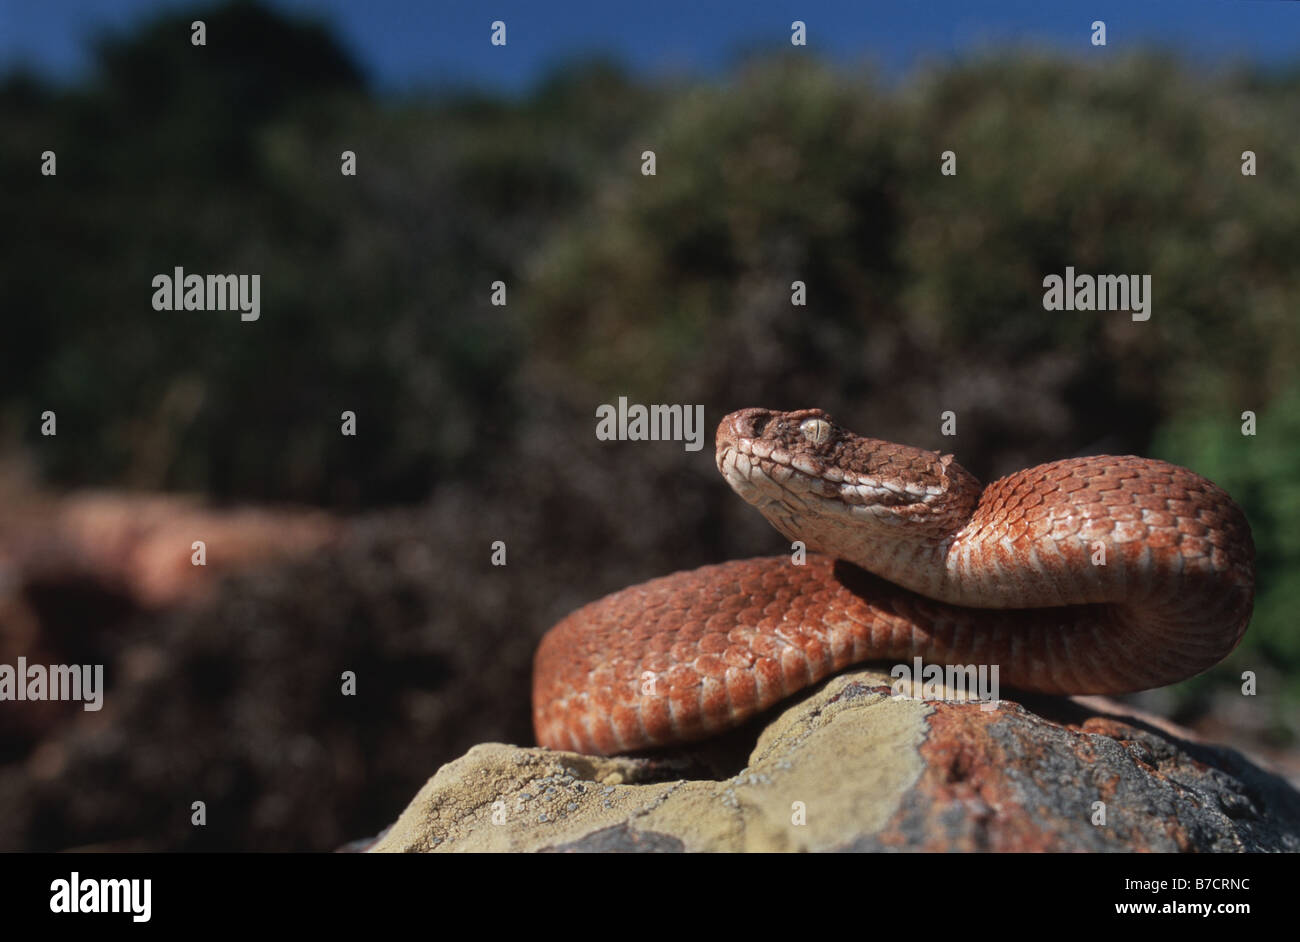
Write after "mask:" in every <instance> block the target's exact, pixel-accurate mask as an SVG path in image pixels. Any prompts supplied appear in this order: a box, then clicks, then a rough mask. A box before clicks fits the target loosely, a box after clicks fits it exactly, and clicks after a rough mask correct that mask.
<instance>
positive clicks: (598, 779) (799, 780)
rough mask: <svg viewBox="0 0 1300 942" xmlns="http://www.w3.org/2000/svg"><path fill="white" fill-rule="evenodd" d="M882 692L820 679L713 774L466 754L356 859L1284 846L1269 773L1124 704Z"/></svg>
mask: <svg viewBox="0 0 1300 942" xmlns="http://www.w3.org/2000/svg"><path fill="white" fill-rule="evenodd" d="M889 684H890V678H889V675H888V674H886V673H885V672H883V671H880V670H862V671H856V672H852V673H847V674H841V675H839V676H837V677H834V678H831V679H830V680H829V681H827V682H826V683H824V684H822V685H820V686H818V687H816V688H814V690H813V692H812V693H811V694H809V695H808V696H807V697H805V698H803V699H801V700H799V701H797V702H795V703H793V704H791V705H790V706H788V707H787V708H785V709H784V711H782V712H779V713H777V714H776V715H775V716H774V717H772V718H770V720H769V722H768V724H767V726H766V728H764V729H762V732H761V734H760V735H759V736H758V741H757V743H756V744H754V745H753V746H752V749H750V750H749V752H748V761H747V762H746V763H745V767H744V768H741V769H739V771H734V768H735V766H734V765H733V766H732V769H733V772H732V774H728V775H725V776H723V777H721V780H718V777H717V776H716V775H715V776H712V777H709V776H707V775H700V774H699V773H698V770H699V768H700V767H701V766H702V765H708V764H710V763H715V764H717V763H722V764H725V763H726V762H727V751H728V749H730V748H733V747H734V742H733V743H732V744H731V745H728V744H727V742H726V741H725V740H724V741H722V743H721V744H719V745H716V746H715V745H712V744H703V745H702V746H700V747H696V748H694V749H679V750H675V751H672V752H667V753H663V754H660V755H658V756H655V757H651V758H644V757H643V758H632V757H616V758H595V757H591V756H582V755H577V754H575V753H569V752H555V751H551V750H548V749H541V748H529V749H525V748H518V747H515V746H508V745H501V744H498V743H488V744H484V745H479V746H475V747H474V748H472V749H471V750H470V751H469V752H468V753H466V754H465V755H464V756H462V757H461V758H459V759H456V760H455V761H453V762H450V763H448V764H447V765H445V766H443V767H442V768H441V769H439V770H438V772H437V774H436V775H434V777H433V778H432V779H430V780H429V781H428V782H427V783H426V784H425V786H424V787H423V788H422V789H421V790H420V792H419V793H418V794H417V795H416V796H415V798H414V800H413V801H412V802H411V803H410V805H409V806H408V807H407V808H406V810H405V811H404V812H403V813H402V815H401V816H400V817H399V818H398V820H397V822H396V823H395V824H394V825H393V826H392V827H391V828H390V829H389V830H388V831H387V833H385V834H384V835H383V836H382V837H381V838H380V839H379V840H378V841H377V842H376V843H375V845H374V846H373V847H372V848H371V852H375V853H379V852H385V851H389V852H391V851H431V850H447V851H641V852H655V851H778V850H779V851H837V850H858V851H881V850H922V851H948V850H963V851H973V850H990V851H1104V850H1111V851H1134V850H1149V851H1188V850H1196V851H1296V850H1300V793H1297V792H1296V791H1295V790H1294V789H1293V788H1292V787H1291V786H1290V785H1289V784H1287V782H1286V781H1285V780H1284V779H1282V778H1281V777H1279V776H1277V775H1274V774H1272V773H1270V772H1267V771H1265V770H1263V769H1261V768H1259V767H1257V766H1255V765H1254V764H1252V763H1251V762H1249V761H1247V760H1246V759H1245V758H1244V757H1243V756H1241V755H1240V754H1239V753H1237V752H1235V751H1233V750H1231V749H1227V748H1224V747H1220V746H1210V745H1206V744H1203V743H1199V742H1197V741H1196V740H1195V737H1194V736H1193V735H1192V734H1190V733H1187V732H1186V731H1182V730H1178V729H1177V727H1172V726H1170V725H1169V724H1167V723H1163V722H1154V721H1152V720H1151V719H1149V718H1146V717H1143V716H1142V715H1141V714H1139V713H1136V712H1135V711H1133V710H1131V709H1130V708H1128V707H1125V706H1124V705H1123V704H1119V703H1115V702H1113V701H1108V700H1104V699H1102V698H1095V697H1094V698H1078V699H1074V700H1072V699H1066V698H1052V697H1032V698H1031V697H1026V698H1024V699H1023V700H1021V701H1019V702H1017V701H1012V700H1003V701H1001V702H1000V703H999V704H998V705H997V707H996V708H995V709H986V708H983V707H982V706H981V705H980V704H979V703H978V702H970V701H965V702H963V701H959V700H928V701H923V700H916V699H907V698H901V697H891V696H890V690H889ZM945 695H947V691H945ZM985 706H988V705H985ZM750 742H752V733H750ZM688 769H689V770H693V771H694V774H695V776H696V777H683V774H682V773H683V770H688ZM666 779H668V780H666ZM1103 806H1104V814H1105V818H1104V824H1102V823H1101V818H1100V813H1101V809H1102V807H1103ZM1094 822H1096V823H1094Z"/></svg>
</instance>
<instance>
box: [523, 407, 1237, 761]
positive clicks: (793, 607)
mask: <svg viewBox="0 0 1300 942" xmlns="http://www.w3.org/2000/svg"><path fill="white" fill-rule="evenodd" d="M717 464H718V469H719V470H720V471H721V472H722V474H723V476H724V477H725V478H726V479H727V481H728V483H729V484H730V485H731V486H732V488H733V489H734V490H735V491H736V492H737V493H738V494H740V496H741V497H743V498H744V499H745V500H747V501H748V502H749V503H751V504H753V505H754V506H755V507H757V508H758V509H759V511H760V512H762V513H763V514H764V516H766V517H767V519H768V520H769V521H770V522H771V523H772V524H773V525H774V526H775V527H776V528H777V529H778V530H779V531H781V533H783V534H784V535H785V536H787V537H789V538H790V539H792V540H802V541H804V543H805V544H806V546H807V548H808V549H809V550H811V551H814V552H819V553H822V554H825V555H821V556H818V555H812V556H809V557H808V559H807V562H806V564H805V565H795V564H794V563H793V562H792V559H791V558H790V557H785V556H782V557H774V558H766V559H749V560H742V561H737V562H730V563H723V564H721V565H717V566H705V567H703V568H701V569H696V570H693V571H691V572H679V573H674V574H673V575H670V576H666V577H664V578H662V579H654V580H652V581H650V582H646V583H643V584H641V585H637V586H633V587H631V588H628V589H624V590H622V591H620V592H616V593H614V594H613V595H609V596H606V597H605V598H603V599H600V600H599V601H596V602H593V603H591V604H590V605H587V606H585V607H583V608H581V609H579V610H578V611H576V612H574V613H573V614H571V615H569V616H568V617H567V618H565V619H564V620H563V621H561V622H560V623H559V624H558V625H556V626H555V627H554V628H552V629H551V630H550V632H548V633H547V635H546V637H545V638H543V639H542V643H541V646H540V648H539V649H538V651H537V656H536V659H535V663H534V671H533V722H534V726H535V729H536V733H537V740H538V742H539V743H540V744H541V745H543V746H549V747H551V748H556V749H572V750H575V751H578V752H586V753H602V754H608V753H614V752H625V751H629V750H635V749H642V748H646V747H650V746H660V745H666V744H670V743H679V742H686V741H689V740H693V739H699V738H702V737H704V736H708V735H711V734H713V733H716V732H719V731H721V730H724V729H727V728H729V727H732V726H736V725H738V724H739V723H741V722H743V721H744V720H745V719H747V718H749V717H750V716H753V715H754V714H756V713H758V712H760V711H762V710H764V709H766V708H767V707H769V706H771V705H773V704H775V703H776V702H778V701H779V700H781V699H783V698H785V697H787V696H789V695H790V694H792V693H794V692H795V691H797V690H799V689H801V688H803V687H806V686H808V685H810V684H813V683H815V682H817V681H819V680H821V679H822V678H824V677H827V676H829V675H830V674H832V673H834V672H836V671H839V670H841V669H843V668H845V667H847V666H849V665H851V664H855V663H858V662H860V661H866V660H895V661H896V660H905V661H909V662H910V660H911V659H912V658H913V657H920V658H922V659H923V661H925V662H926V663H935V664H976V665H979V664H984V665H990V666H992V665H997V666H998V668H999V677H1000V681H1001V683H1003V684H1006V685H1008V686H1011V687H1014V688H1018V689H1022V690H1029V691H1038V692H1044V693H1061V694H1085V693H1121V692H1127V691H1133V690H1144V689H1147V688H1150V687H1158V686H1162V685H1164V684H1169V683H1173V682H1175V681H1178V680H1182V679H1184V678H1187V677H1190V676H1192V675H1193V674H1197V673H1200V672H1201V671H1203V670H1205V669H1207V668H1209V667H1210V666H1212V665H1214V664H1216V663H1217V662H1218V661H1220V660H1221V659H1222V658H1223V657H1225V656H1226V655H1227V654H1228V653H1229V652H1230V651H1231V650H1232V649H1233V648H1234V647H1235V646H1236V645H1237V643H1238V642H1239V641H1240V640H1241V636H1242V634H1243V632H1244V631H1245V630H1246V625H1247V623H1248V622H1249V620H1250V613H1251V607H1252V604H1253V599H1254V556H1255V553H1254V545H1253V543H1252V541H1251V535H1250V527H1249V525H1248V524H1247V523H1246V519H1245V516H1244V515H1243V514H1242V512H1241V510H1240V509H1239V508H1238V507H1237V505H1236V504H1235V503H1234V502H1233V501H1232V499H1231V498H1230V497H1229V496H1228V495H1227V494H1226V493H1225V492H1224V491H1223V490H1222V489H1220V488H1219V487H1217V486H1216V485H1214V484H1212V483H1211V482H1210V481H1207V480H1206V479H1205V478H1202V477H1200V476H1199V475H1196V474H1194V473H1193V472H1191V471H1188V470H1187V469H1186V468H1181V467H1178V466H1177V465H1172V464H1167V463H1165V462H1163V461H1155V460H1151V459H1146V458H1135V457H1132V456H1124V457H1116V456H1099V457H1089V458H1073V459H1068V460H1065V461H1056V462H1052V463H1050V464H1044V465H1039V466H1037V467H1034V468H1029V469H1028V470H1025V471H1020V472H1017V473H1015V474H1012V475H1010V476H1008V477H1005V478H1002V479H1000V480H998V481H994V482H993V483H992V484H990V485H988V486H987V487H981V485H980V484H979V482H978V481H976V480H975V478H974V477H972V476H971V475H970V474H969V473H967V472H966V471H965V470H964V469H963V468H962V467H961V466H960V465H958V464H957V463H955V462H954V461H953V460H952V456H951V455H942V456H941V455H939V454H937V453H935V452H931V451H925V450H922V449H919V448H909V447H906V446H903V445H895V444H891V443H889V442H882V441H877V440H874V439H869V438H863V437H860V436H858V435H855V434H853V433H852V432H849V431H847V430H845V429H843V428H840V427H839V426H837V425H835V423H834V422H833V421H832V420H831V418H830V416H828V415H827V414H826V413H824V412H822V411H820V410H817V409H807V410H800V411H796V412H773V411H770V410H766V409H743V410H741V411H739V412H734V413H732V414H731V415H729V416H727V417H726V418H725V419H723V421H722V423H721V424H720V425H719V427H718V434H717Z"/></svg>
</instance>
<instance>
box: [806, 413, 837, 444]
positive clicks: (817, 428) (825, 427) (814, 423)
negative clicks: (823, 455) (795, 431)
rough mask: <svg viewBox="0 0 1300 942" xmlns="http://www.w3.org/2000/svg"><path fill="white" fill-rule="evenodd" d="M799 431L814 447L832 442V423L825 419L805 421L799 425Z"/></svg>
mask: <svg viewBox="0 0 1300 942" xmlns="http://www.w3.org/2000/svg"><path fill="white" fill-rule="evenodd" d="M799 431H800V432H802V433H803V437H804V438H805V439H807V440H808V441H810V442H812V443H813V444H814V445H820V444H822V443H823V442H827V441H829V440H830V437H831V423H829V422H827V421H826V420H825V419H804V420H803V421H802V422H800V423H799Z"/></svg>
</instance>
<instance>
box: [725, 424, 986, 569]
mask: <svg viewBox="0 0 1300 942" xmlns="http://www.w3.org/2000/svg"><path fill="white" fill-rule="evenodd" d="M716 461H717V465H718V470H719V471H720V472H721V473H722V476H723V477H724V478H726V479H727V483H728V484H730V485H731V487H732V489H733V490H734V491H735V492H736V493H737V494H739V495H740V496H741V497H743V498H744V499H745V500H746V501H748V502H749V503H751V504H753V505H754V506H755V507H756V508H757V509H758V511H759V512H760V513H762V514H763V516H765V517H766V518H767V519H768V521H769V522H770V523H771V524H772V525H773V526H775V527H776V528H777V529H778V530H779V531H781V533H783V534H785V535H786V536H787V537H789V538H790V539H797V540H802V541H803V542H804V543H805V544H806V545H807V546H808V547H809V548H810V549H816V550H820V551H822V552H827V553H834V554H835V555H837V556H839V557H841V558H843V559H848V560H850V561H852V562H855V563H857V564H858V565H860V566H863V567H864V568H867V569H872V570H873V571H874V570H875V568H876V567H875V566H874V565H872V564H871V560H872V559H873V558H878V557H879V550H878V547H880V546H882V545H884V542H885V540H886V539H887V540H888V543H889V545H890V546H897V545H898V544H899V542H900V540H901V541H903V542H908V541H920V542H925V543H928V544H931V545H937V544H938V543H940V542H942V540H943V539H945V538H947V537H949V536H951V535H952V533H953V531H954V530H955V529H956V528H957V527H958V526H960V524H961V522H962V521H964V520H966V519H967V518H968V517H969V514H970V511H971V510H972V509H973V507H974V506H975V504H976V503H977V502H978V500H979V494H980V490H981V487H980V484H979V482H978V481H977V480H975V478H974V477H972V476H971V475H970V474H968V473H967V472H966V471H965V470H964V469H963V468H962V467H961V466H960V465H959V464H957V463H956V462H954V461H953V460H952V456H951V455H940V454H938V453H937V452H933V451H927V450H925V449H921V448H911V447H908V446H906V445H896V444H894V443H892V442H885V441H880V440H878V439H874V438H866V437H864V436H861V435H857V434H855V433H853V432H851V431H849V430H848V429H846V428H844V427H842V426H840V425H837V424H836V423H835V420H834V419H832V418H831V416H830V415H829V414H828V413H826V412H824V411H822V410H821V409H798V410H794V411H790V412H779V411H776V410H772V409H741V410H739V411H738V412H733V413H731V414H730V415H728V416H727V417H726V418H724V419H723V420H722V422H721V423H720V424H719V425H718V434H717V453H716Z"/></svg>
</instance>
